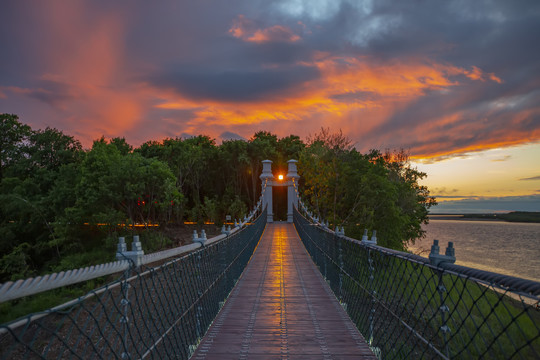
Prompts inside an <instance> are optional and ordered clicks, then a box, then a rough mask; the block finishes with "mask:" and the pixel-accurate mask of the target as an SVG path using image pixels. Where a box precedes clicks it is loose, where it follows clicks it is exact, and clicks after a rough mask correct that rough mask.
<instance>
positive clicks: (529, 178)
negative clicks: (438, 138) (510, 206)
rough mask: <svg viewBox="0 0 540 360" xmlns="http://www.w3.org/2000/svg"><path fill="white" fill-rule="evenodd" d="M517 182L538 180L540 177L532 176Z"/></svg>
mask: <svg viewBox="0 0 540 360" xmlns="http://www.w3.org/2000/svg"><path fill="white" fill-rule="evenodd" d="M519 180H522V181H530V180H540V176H533V177H528V178H523V179H519Z"/></svg>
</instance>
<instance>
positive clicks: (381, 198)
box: [298, 129, 434, 250]
mask: <svg viewBox="0 0 540 360" xmlns="http://www.w3.org/2000/svg"><path fill="white" fill-rule="evenodd" d="M298 168H299V174H300V176H301V182H302V183H303V189H301V192H302V194H303V196H304V199H305V200H307V201H308V202H309V203H310V204H311V206H312V208H313V209H314V211H315V212H316V213H317V214H318V215H319V216H321V217H322V218H324V219H329V221H330V222H331V223H332V225H334V226H335V225H343V226H345V228H346V232H347V234H349V236H352V237H356V238H359V237H360V236H361V235H362V233H363V229H364V228H366V229H376V230H377V231H378V238H379V244H381V245H382V246H386V247H390V248H394V249H400V250H403V249H405V247H406V244H407V242H410V241H414V239H416V238H418V237H421V236H423V233H424V232H423V230H422V228H421V224H422V223H426V222H427V220H428V218H427V213H428V209H429V207H431V206H432V205H433V204H434V199H433V198H432V197H430V196H429V191H428V190H427V188H426V187H423V186H420V185H418V181H419V180H420V179H421V178H423V177H424V176H425V174H423V173H421V172H419V171H417V170H416V169H413V168H411V167H410V165H409V163H408V158H407V156H406V154H404V153H403V152H395V153H393V154H392V153H389V152H387V153H386V154H384V155H383V154H381V153H380V152H378V151H371V152H370V153H369V154H367V155H362V154H360V153H358V152H357V151H356V149H354V148H353V147H352V146H351V144H350V141H349V140H348V139H347V138H346V137H344V136H343V134H342V133H341V132H340V133H337V134H331V133H330V132H329V131H328V130H325V129H322V131H321V133H319V134H316V135H315V136H314V137H313V138H311V139H309V140H308V145H307V147H306V148H305V149H304V150H303V151H302V152H301V154H300V161H299V164H298Z"/></svg>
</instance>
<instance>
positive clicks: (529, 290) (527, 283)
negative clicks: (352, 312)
mask: <svg viewBox="0 0 540 360" xmlns="http://www.w3.org/2000/svg"><path fill="white" fill-rule="evenodd" d="M295 191H296V192H297V194H298V189H297V187H296V186H295ZM297 196H298V195H297ZM298 199H299V200H298V205H299V207H300V208H301V209H302V210H304V215H305V216H306V217H307V218H308V219H309V220H310V221H311V222H312V223H313V224H314V225H315V226H318V227H319V228H320V229H321V230H323V231H326V232H328V233H329V234H332V235H335V236H341V237H343V238H344V239H345V240H347V241H352V242H354V243H357V244H359V245H361V246H369V247H371V248H373V249H376V250H378V251H380V252H383V253H386V254H392V255H394V256H397V257H400V258H403V259H407V260H410V261H415V262H418V263H422V264H426V265H428V266H432V265H431V262H430V260H429V259H428V258H425V257H422V256H420V255H416V254H411V253H407V252H404V251H398V250H393V249H389V248H385V247H382V246H379V245H374V244H366V243H363V242H362V241H360V240H357V239H353V238H350V237H348V236H345V235H341V234H339V235H338V234H336V232H335V231H333V230H332V229H330V228H328V227H326V226H325V225H324V224H323V223H321V219H318V218H316V217H314V216H313V214H312V213H311V212H310V211H309V210H308V209H307V207H306V205H305V204H304V202H303V201H302V200H301V199H300V197H299V196H298ZM437 266H438V267H440V268H442V269H444V270H446V271H449V272H452V273H454V274H456V275H465V276H468V277H470V278H473V279H475V280H478V281H481V282H485V283H489V284H492V285H493V284H496V285H497V286H499V287H500V288H502V289H505V290H511V291H513V292H516V293H519V294H521V295H524V296H527V297H531V298H535V297H538V296H540V282H538V281H534V280H529V279H523V278H519V277H516V276H510V275H505V274H499V273H495V272H491V271H486V270H480V269H476V268H471V267H467V266H463V265H456V264H452V263H448V262H442V263H440V264H438V265H437Z"/></svg>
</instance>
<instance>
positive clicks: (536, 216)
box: [429, 211, 540, 223]
mask: <svg viewBox="0 0 540 360" xmlns="http://www.w3.org/2000/svg"><path fill="white" fill-rule="evenodd" d="M429 219H430V220H464V221H467V220H468V221H471V220H474V221H506V222H523V223H540V212H530V211H512V212H507V213H485V214H444V213H441V214H429Z"/></svg>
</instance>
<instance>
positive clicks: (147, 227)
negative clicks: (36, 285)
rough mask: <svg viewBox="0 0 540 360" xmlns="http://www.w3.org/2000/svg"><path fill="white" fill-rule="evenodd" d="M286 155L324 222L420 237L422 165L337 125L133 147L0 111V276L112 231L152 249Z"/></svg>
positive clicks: (219, 214)
mask: <svg viewBox="0 0 540 360" xmlns="http://www.w3.org/2000/svg"><path fill="white" fill-rule="evenodd" d="M293 158H294V159H298V160H299V164H298V169H299V174H300V176H301V180H300V186H301V192H302V194H303V197H304V200H305V201H306V202H307V203H308V204H310V206H311V208H312V209H313V210H314V211H315V212H316V213H318V214H319V215H320V216H322V217H324V218H325V219H328V220H329V221H330V222H331V223H332V225H343V226H345V228H346V230H347V232H348V234H350V235H351V236H358V235H360V234H361V232H362V230H363V229H364V228H369V229H377V230H378V234H379V236H378V237H379V239H380V243H381V244H382V245H384V246H389V247H393V248H398V249H403V248H404V246H405V245H406V244H407V242H409V241H414V239H415V238H417V237H419V236H422V234H423V232H422V229H421V224H422V223H423V222H426V221H427V210H428V209H429V207H430V206H432V205H433V204H434V202H435V200H434V199H433V198H432V197H430V196H429V192H428V190H427V189H426V188H425V187H423V186H420V185H419V184H418V180H420V179H421V178H423V177H424V176H425V174H423V173H420V172H418V171H417V170H415V169H413V168H411V167H410V165H409V162H408V156H407V154H405V153H404V152H403V151H400V152H386V153H384V154H383V153H381V152H380V151H376V150H373V151H371V152H369V153H368V154H360V153H358V152H357V151H356V150H355V148H354V147H353V146H352V145H351V143H350V141H349V140H348V139H347V138H346V137H345V136H343V134H341V132H339V133H335V134H334V133H331V132H330V131H329V130H325V129H322V130H321V132H320V133H318V134H316V135H315V136H313V137H310V138H308V139H307V141H305V142H304V141H302V140H301V139H300V137H298V136H295V135H290V136H287V137H283V138H278V137H277V136H276V135H274V134H272V133H270V132H267V131H259V132H257V133H255V134H254V135H253V136H252V137H251V138H250V139H249V140H247V141H244V140H229V141H224V142H223V143H222V144H221V145H218V144H216V142H215V140H214V139H212V138H210V137H208V136H204V135H200V136H195V137H192V138H186V139H180V138H174V139H172V138H168V139H164V140H162V141H148V142H145V143H144V144H142V145H141V146H139V147H137V148H133V147H132V146H131V145H130V144H128V143H127V142H126V140H125V139H124V138H113V139H109V140H107V139H105V138H101V139H99V140H96V141H94V143H93V145H92V147H91V148H90V149H83V147H82V146H81V143H80V142H79V141H78V140H76V139H75V138H73V137H72V136H69V135H66V134H64V133H63V132H62V131H60V130H57V129H54V128H49V127H47V128H46V129H45V130H33V129H31V128H30V127H29V126H28V125H25V124H22V123H21V122H19V119H18V117H17V116H16V115H10V114H0V282H4V281H8V280H15V279H19V278H24V277H28V276H32V275H36V274H38V273H43V272H50V271H58V270H63V269H67V268H74V267H79V266H85V265H90V264H92V263H101V262H105V261H110V260H112V259H113V258H114V248H115V244H116V241H117V237H118V236H122V235H126V234H133V233H135V232H144V233H145V234H144V237H143V245H144V246H146V247H147V250H148V249H149V250H157V248H159V247H160V246H162V245H163V244H164V242H163V241H161V242H160V241H157V240H159V239H163V236H164V235H163V232H162V230H163V229H164V228H168V227H169V228H170V227H181V226H182V224H184V221H192V222H195V223H198V224H202V223H203V222H204V221H211V222H214V223H216V224H220V223H221V222H223V221H224V219H225V215H231V216H232V217H233V219H234V218H240V217H242V216H243V215H245V214H246V212H247V210H248V209H249V208H250V207H252V206H253V205H254V204H255V203H256V202H257V200H258V198H259V195H260V191H261V185H260V179H259V175H260V173H261V170H262V164H261V161H262V160H265V159H269V160H272V161H273V162H274V163H273V169H274V173H275V174H277V173H278V172H282V173H285V172H286V169H287V166H286V165H287V164H286V162H287V160H289V159H293ZM134 224H138V225H139V227H134V226H133V225H134ZM141 225H142V226H141ZM156 225H157V226H156ZM145 244H146V245H145Z"/></svg>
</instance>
